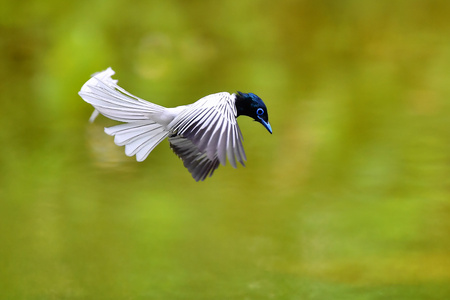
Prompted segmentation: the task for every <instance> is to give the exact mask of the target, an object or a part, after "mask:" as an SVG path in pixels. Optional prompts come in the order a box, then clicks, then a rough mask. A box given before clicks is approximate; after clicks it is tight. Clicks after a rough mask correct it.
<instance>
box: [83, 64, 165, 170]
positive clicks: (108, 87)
mask: <svg viewBox="0 0 450 300" xmlns="http://www.w3.org/2000/svg"><path fill="white" fill-rule="evenodd" d="M112 75H114V71H113V70H112V69H111V68H108V69H107V70H105V71H102V72H100V73H97V74H95V75H94V76H93V77H92V78H91V79H89V80H88V81H87V82H86V83H85V84H84V85H83V87H82V88H81V90H80V92H79V93H78V94H79V95H80V96H81V98H83V100H84V101H86V102H87V103H89V104H91V105H92V106H94V108H95V111H94V113H93V114H92V117H91V121H93V120H94V119H95V117H96V116H97V115H98V113H101V114H102V115H104V116H105V117H107V118H110V119H113V120H116V121H120V122H125V123H126V124H120V125H116V126H113V127H109V128H105V132H106V133H107V134H109V135H111V136H114V142H115V143H116V145H118V146H125V154H126V155H128V156H133V155H136V160H137V161H143V160H145V159H146V158H147V156H148V155H149V154H150V152H151V151H152V150H153V149H154V148H155V147H156V146H157V145H158V144H159V143H160V142H161V141H163V140H164V139H165V138H166V137H167V136H168V135H169V131H167V130H166V128H165V127H164V126H163V125H160V124H158V123H156V122H154V121H152V120H151V119H150V117H151V116H152V115H158V114H161V113H163V112H164V110H165V108H164V107H162V106H159V105H156V104H153V103H150V102H148V101H145V100H143V99H140V98H138V97H136V96H134V95H132V94H130V93H129V92H127V91H125V90H124V89H123V88H121V87H119V86H118V85H117V80H114V79H112V78H111V76H112Z"/></svg>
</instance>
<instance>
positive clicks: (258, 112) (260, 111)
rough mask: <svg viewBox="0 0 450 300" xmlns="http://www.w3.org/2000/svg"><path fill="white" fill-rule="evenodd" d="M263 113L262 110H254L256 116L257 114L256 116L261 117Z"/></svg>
mask: <svg viewBox="0 0 450 300" xmlns="http://www.w3.org/2000/svg"><path fill="white" fill-rule="evenodd" d="M263 113H264V109H262V108H258V109H257V110H256V114H257V115H258V116H260V115H262V114H263Z"/></svg>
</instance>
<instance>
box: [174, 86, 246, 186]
mask: <svg viewBox="0 0 450 300" xmlns="http://www.w3.org/2000/svg"><path fill="white" fill-rule="evenodd" d="M234 97H235V96H234V95H230V94H229V93H225V92H224V93H217V94H213V95H209V96H206V97H204V98H202V99H200V100H198V101H197V102H195V103H193V104H191V105H189V106H188V107H187V108H186V109H185V110H184V111H183V112H181V113H180V114H179V115H178V116H177V117H176V118H175V119H174V120H173V121H172V122H171V123H170V124H169V128H170V129H171V131H172V132H173V133H174V134H175V135H176V136H179V137H180V138H184V139H185V140H188V141H189V143H188V141H183V142H181V140H180V139H179V138H178V137H177V138H176V139H175V138H174V137H172V138H171V140H172V141H171V146H172V149H174V151H175V153H176V154H177V155H178V156H179V157H180V158H181V159H183V161H184V162H185V165H186V164H187V165H189V166H190V167H191V169H189V167H187V168H188V169H189V171H190V172H191V173H192V174H193V176H194V173H195V172H199V173H201V172H200V171H198V170H197V168H200V169H201V170H203V171H205V170H204V168H207V169H208V170H209V172H211V174H212V171H214V170H215V169H216V168H217V167H218V163H221V164H222V165H225V163H226V159H227V157H228V160H229V162H230V164H231V165H232V166H233V167H234V168H236V167H237V163H236V162H239V163H241V164H242V165H244V161H245V160H247V158H246V156H245V152H244V147H243V145H242V140H243V138H242V133H241V130H240V129H239V126H238V124H237V121H236V116H237V112H236V106H235V103H234V101H235V98H234ZM175 149H176V150H175ZM207 174H209V173H207ZM194 178H195V176H194Z"/></svg>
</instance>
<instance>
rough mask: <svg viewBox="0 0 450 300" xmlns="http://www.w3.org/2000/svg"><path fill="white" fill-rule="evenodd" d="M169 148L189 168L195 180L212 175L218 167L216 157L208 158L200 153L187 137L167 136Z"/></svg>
mask: <svg viewBox="0 0 450 300" xmlns="http://www.w3.org/2000/svg"><path fill="white" fill-rule="evenodd" d="M169 142H170V148H172V150H173V152H175V154H176V155H178V157H179V158H181V159H182V160H183V164H184V166H185V167H186V168H187V169H188V170H189V172H190V173H191V175H192V177H194V179H195V180H196V181H199V180H202V181H203V180H205V179H206V177H207V176H208V175H209V176H212V174H213V173H214V171H215V170H216V169H217V168H218V167H219V160H218V159H217V158H215V159H212V160H211V159H210V158H209V157H208V156H207V155H206V153H202V152H201V151H200V150H199V149H198V148H197V146H195V145H194V144H193V143H192V142H191V141H190V140H189V139H187V138H184V137H181V136H179V135H172V136H170V137H169Z"/></svg>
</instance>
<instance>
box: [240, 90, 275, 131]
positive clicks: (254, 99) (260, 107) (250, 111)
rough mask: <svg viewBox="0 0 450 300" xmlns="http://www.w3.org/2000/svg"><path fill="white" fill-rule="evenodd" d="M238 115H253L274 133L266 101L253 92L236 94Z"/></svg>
mask: <svg viewBox="0 0 450 300" xmlns="http://www.w3.org/2000/svg"><path fill="white" fill-rule="evenodd" d="M235 95H236V109H237V116H238V117H239V116H240V115H244V116H249V117H252V118H253V119H254V120H255V121H257V122H259V123H261V124H262V125H263V126H264V127H266V129H267V130H268V131H269V132H270V133H272V127H271V126H270V124H269V115H268V114H267V108H266V105H265V104H264V102H263V101H262V100H261V98H259V97H258V96H256V95H255V94H253V93H241V92H237V93H236V94H235Z"/></svg>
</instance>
